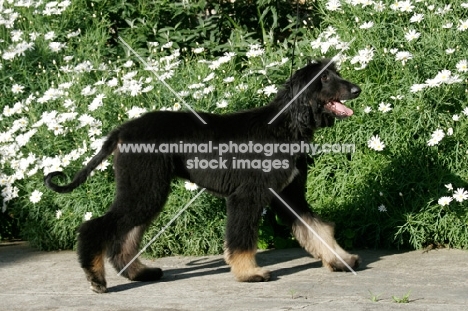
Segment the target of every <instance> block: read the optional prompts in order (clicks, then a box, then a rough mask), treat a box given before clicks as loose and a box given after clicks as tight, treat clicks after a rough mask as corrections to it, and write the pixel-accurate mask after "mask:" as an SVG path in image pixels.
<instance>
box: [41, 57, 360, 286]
mask: <svg viewBox="0 0 468 311" xmlns="http://www.w3.org/2000/svg"><path fill="white" fill-rule="evenodd" d="M326 65H327V61H325V60H324V61H321V62H316V63H313V64H309V65H307V66H306V67H304V68H302V69H300V70H298V71H297V72H296V73H295V74H294V75H293V76H292V77H291V78H290V79H289V80H288V81H287V82H286V84H285V86H284V87H283V88H282V89H281V90H279V92H278V94H277V95H276V98H275V99H274V100H273V101H272V102H271V103H270V104H269V105H267V106H263V107H259V108H255V109H251V110H247V111H243V112H238V113H232V114H225V115H217V114H209V113H199V116H200V117H201V118H202V119H203V120H205V122H206V123H207V124H203V123H202V122H201V121H200V120H199V119H198V118H197V117H196V116H195V115H194V114H192V113H190V112H170V111H156V112H150V113H147V114H145V115H143V116H141V117H140V118H137V119H134V120H131V121H129V122H127V123H125V124H123V125H122V126H120V127H119V128H117V129H115V130H114V131H112V132H111V133H110V134H109V135H108V137H107V140H106V141H105V142H104V144H103V147H102V149H101V150H100V152H99V153H98V154H97V155H96V156H94V158H92V159H91V161H90V162H89V163H88V164H87V165H86V167H85V168H83V169H82V170H81V171H79V172H78V173H77V174H76V175H75V177H74V179H73V181H72V182H71V183H70V184H68V185H65V186H59V185H57V184H55V183H53V182H52V178H53V177H54V176H60V175H63V173H61V172H53V173H50V174H49V175H48V176H47V177H46V178H45V184H46V185H47V186H48V187H49V188H51V189H52V190H54V191H57V192H62V193H63V192H70V191H72V190H73V189H75V188H76V187H78V186H79V185H80V184H82V183H83V182H84V181H85V180H86V178H87V177H88V176H89V174H90V173H91V171H92V170H93V169H95V168H96V166H97V165H99V163H101V162H102V161H103V160H104V159H105V158H107V157H108V156H109V155H110V154H112V153H114V169H115V179H116V183H117V192H116V197H115V201H114V203H113V204H112V206H111V207H110V209H109V211H108V212H107V213H106V214H105V215H104V216H102V217H99V218H96V219H91V220H89V221H87V222H85V223H83V224H82V225H81V227H80V229H79V236H78V256H79V261H80V263H81V267H82V268H83V269H84V271H85V273H86V276H87V278H88V280H89V281H90V282H91V286H92V289H93V290H94V291H96V292H98V293H103V292H105V291H106V280H105V276H104V255H106V254H107V256H108V257H109V258H110V261H111V262H112V264H113V265H114V267H115V268H116V269H117V270H118V271H120V270H121V269H122V268H123V267H124V266H125V265H126V264H127V263H129V262H130V260H131V259H132V258H133V257H134V256H135V255H136V254H137V252H138V247H139V244H140V240H141V237H142V235H143V233H144V231H145V229H146V228H147V227H148V225H149V224H150V223H151V221H152V220H153V219H154V218H155V217H156V216H157V215H158V214H159V213H160V212H161V210H162V208H163V206H164V204H165V202H166V198H167V196H168V194H169V188H170V183H171V180H172V179H173V178H175V177H180V178H184V179H187V180H190V181H192V182H194V183H196V184H197V185H199V186H200V187H204V188H206V189H207V190H208V191H210V192H212V193H214V194H217V195H219V196H223V197H225V198H226V201H227V228H226V242H225V259H226V262H227V263H228V264H229V265H230V266H231V271H232V272H233V273H234V275H235V277H236V278H237V280H239V281H247V282H258V281H267V280H268V279H269V277H270V273H269V272H268V271H267V270H264V269H262V268H260V267H258V266H257V264H256V261H255V253H256V249H257V230H258V223H259V220H260V217H261V213H262V210H263V208H264V207H265V206H267V205H270V207H271V208H272V209H273V211H275V212H276V213H277V214H279V216H281V217H282V218H283V219H285V220H287V221H289V223H290V224H291V225H292V230H293V233H294V235H295V237H296V238H297V240H298V241H299V243H300V244H301V245H302V246H303V247H304V248H305V249H306V250H307V251H308V252H309V253H311V254H312V255H313V256H314V257H316V258H320V259H321V260H322V262H323V264H324V265H325V266H326V267H328V268H329V269H331V270H346V265H344V264H343V263H342V262H341V261H340V260H338V258H337V256H336V255H335V254H334V252H331V251H330V250H329V249H328V248H327V247H325V245H324V244H323V243H322V241H320V240H319V239H318V238H317V237H316V236H314V235H313V234H312V233H311V232H309V230H308V229H307V228H306V226H304V225H303V224H302V223H301V222H300V221H298V220H297V219H296V218H295V217H294V216H293V215H292V214H291V213H290V212H289V211H288V209H287V208H286V207H285V206H284V204H283V203H282V202H281V201H279V200H278V199H277V198H276V197H274V195H273V194H272V192H271V191H270V190H269V188H271V189H272V190H274V191H275V192H276V193H279V195H280V196H281V197H282V198H283V199H284V200H285V201H286V202H287V203H288V205H290V206H291V207H292V208H293V209H294V210H295V211H296V213H298V214H299V215H301V217H302V219H304V220H305V221H306V222H307V223H308V225H309V226H311V227H312V228H313V229H314V230H315V231H316V233H318V235H319V236H320V237H321V238H322V239H323V241H325V242H326V244H328V245H329V246H331V247H332V248H333V249H334V250H335V252H336V253H337V254H339V255H340V257H341V258H342V259H344V261H345V262H346V263H347V264H348V265H349V266H350V267H357V265H358V263H359V257H358V256H357V255H350V254H348V253H347V252H346V251H344V250H343V249H342V248H341V247H340V246H339V245H338V244H337V242H336V241H335V239H334V232H333V226H332V225H331V224H329V223H325V222H323V221H321V220H320V219H319V218H318V217H317V216H316V215H314V214H313V213H312V212H311V210H310V208H309V205H308V204H307V202H306V199H305V185H306V178H307V154H306V153H304V152H290V150H289V149H288V150H286V149H287V148H286V149H284V148H285V147H288V146H292V145H293V144H296V145H298V144H299V145H300V144H304V143H308V142H310V141H311V139H312V136H313V132H314V130H316V129H318V128H321V127H327V126H332V125H333V124H334V120H335V118H339V119H341V118H345V117H348V116H351V115H352V114H353V111H352V110H351V109H349V108H347V107H346V106H344V105H343V104H342V103H341V102H340V100H347V99H353V98H356V97H358V96H359V93H360V92H361V90H360V88H359V87H358V86H356V85H354V84H352V83H350V82H348V81H346V80H343V79H342V78H341V77H340V76H339V74H338V73H337V72H336V69H335V67H334V65H333V64H332V65H331V66H329V67H328V68H326ZM322 69H324V70H323V72H322V73H321V74H320V75H318V74H319V72H320V71H322ZM316 75H318V77H317V78H316V79H315V80H313V78H314V77H315V76H316ZM312 80H313V82H312V83H311V84H310V85H309V86H308V87H307V88H306V89H305V91H304V92H302V94H300V96H298V97H297V99H295V100H294V101H293V102H292V103H290V104H289V105H288V103H289V102H290V101H291V99H293V98H294V97H295V96H296V95H297V94H298V93H299V92H300V91H301V90H302V89H303V88H304V87H305V86H306V85H307V84H308V83H309V82H310V81H312ZM285 107H286V109H284V108H285ZM273 119H274V121H273V122H271V124H269V122H270V121H271V120H273ZM185 143H188V144H190V148H192V149H191V150H190V152H189V151H187V150H183V149H184V148H183V146H182V145H183V144H185ZM129 144H133V145H138V144H140V145H141V144H146V146H150V145H152V146H159V147H161V148H160V149H159V152H156V151H155V150H153V151H152V152H149V151H148V150H146V152H143V151H142V150H136V149H135V150H133V152H132V150H131V149H124V148H123V147H126V148H127V147H128V146H129ZM208 144H210V145H211V146H213V147H212V148H211V150H209V151H207V150H205V149H203V150H202V148H200V149H198V150H196V147H197V146H202V145H204V146H205V147H206V146H207V145H208ZM163 146H164V148H162V147H163ZM167 146H172V147H174V148H175V147H177V146H179V150H175V149H174V150H172V151H170V152H169V151H168V150H166V149H165V148H166V147H167ZM218 146H223V150H222V151H223V152H221V147H219V149H217V148H218ZM226 146H228V147H229V148H227V149H226ZM267 146H268V149H267ZM275 146H276V147H275ZM262 148H264V149H263V152H261V151H262V150H261V149H262ZM291 149H292V148H291ZM164 150H165V151H164ZM265 150H266V151H268V152H265ZM123 275H124V276H126V277H128V278H129V279H130V280H135V281H154V280H157V279H159V278H160V277H161V276H162V271H161V269H159V268H148V267H146V266H145V265H143V264H142V263H141V262H140V261H138V260H135V261H134V262H133V263H132V264H131V265H130V266H129V267H128V268H127V269H126V270H125V271H124V272H123Z"/></svg>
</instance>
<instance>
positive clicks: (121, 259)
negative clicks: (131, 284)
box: [107, 225, 163, 282]
mask: <svg viewBox="0 0 468 311" xmlns="http://www.w3.org/2000/svg"><path fill="white" fill-rule="evenodd" d="M145 229H146V225H140V226H135V227H133V228H132V229H131V230H130V231H128V232H127V233H126V234H122V235H121V236H120V237H118V238H116V239H115V240H114V241H112V244H111V246H110V247H109V248H108V251H107V254H108V256H109V259H110V261H111V263H112V265H113V266H114V268H115V269H116V270H117V271H118V272H121V271H122V273H121V275H122V276H124V277H126V278H128V279H130V280H132V281H142V282H149V281H156V280H159V279H160V278H161V277H162V275H163V273H162V270H161V269H159V268H149V267H147V266H146V265H144V264H143V263H142V262H141V261H140V260H139V259H138V258H136V259H135V260H133V259H134V257H135V256H136V255H137V254H138V248H139V245H140V240H141V237H142V236H143V233H144V231H145ZM131 260H133V262H132V263H131V264H130V265H129V266H128V267H126V266H127V264H129V263H130V261H131ZM124 268H125V269H124ZM123 269H124V270H123Z"/></svg>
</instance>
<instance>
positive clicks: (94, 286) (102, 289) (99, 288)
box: [89, 282, 107, 294]
mask: <svg viewBox="0 0 468 311" xmlns="http://www.w3.org/2000/svg"><path fill="white" fill-rule="evenodd" d="M89 288H91V290H92V291H93V292H95V293H98V294H104V293H106V292H107V286H106V284H102V283H97V282H91V286H90V287H89Z"/></svg>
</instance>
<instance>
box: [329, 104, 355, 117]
mask: <svg viewBox="0 0 468 311" xmlns="http://www.w3.org/2000/svg"><path fill="white" fill-rule="evenodd" d="M331 104H332V106H331V110H333V112H335V114H337V115H338V116H343V117H350V116H352V115H353V110H351V109H349V108H348V107H346V106H345V105H343V104H342V103H340V102H332V103H331Z"/></svg>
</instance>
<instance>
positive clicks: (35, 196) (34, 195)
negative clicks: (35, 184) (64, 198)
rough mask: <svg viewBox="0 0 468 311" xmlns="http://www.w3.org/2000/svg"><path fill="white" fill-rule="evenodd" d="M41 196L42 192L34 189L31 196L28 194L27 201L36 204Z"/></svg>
mask: <svg viewBox="0 0 468 311" xmlns="http://www.w3.org/2000/svg"><path fill="white" fill-rule="evenodd" d="M41 197H42V192H40V191H39V190H34V191H33V192H32V193H31V196H29V201H31V202H32V203H34V204H36V203H38V202H39V201H40V200H41Z"/></svg>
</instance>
